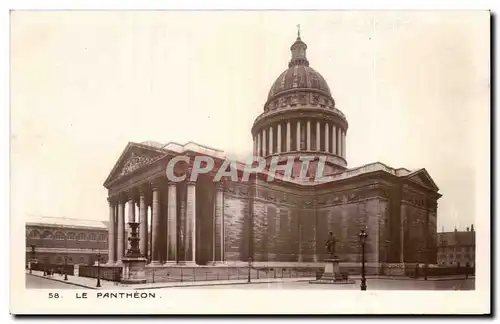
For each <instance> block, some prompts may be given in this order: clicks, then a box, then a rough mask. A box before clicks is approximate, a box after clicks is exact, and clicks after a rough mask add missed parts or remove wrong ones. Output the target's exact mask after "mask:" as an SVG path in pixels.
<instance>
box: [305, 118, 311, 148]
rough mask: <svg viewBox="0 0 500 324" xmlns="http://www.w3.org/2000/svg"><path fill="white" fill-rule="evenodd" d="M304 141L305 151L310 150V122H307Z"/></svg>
mask: <svg viewBox="0 0 500 324" xmlns="http://www.w3.org/2000/svg"><path fill="white" fill-rule="evenodd" d="M306 132H307V133H306V140H307V150H308V151H310V150H311V121H310V120H308V121H307V128H306Z"/></svg>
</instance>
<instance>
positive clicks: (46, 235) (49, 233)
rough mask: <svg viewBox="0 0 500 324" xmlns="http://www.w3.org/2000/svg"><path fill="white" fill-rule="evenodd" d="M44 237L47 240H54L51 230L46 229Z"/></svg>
mask: <svg viewBox="0 0 500 324" xmlns="http://www.w3.org/2000/svg"><path fill="white" fill-rule="evenodd" d="M42 238H43V239H46V240H52V233H51V232H49V231H45V232H43V234H42Z"/></svg>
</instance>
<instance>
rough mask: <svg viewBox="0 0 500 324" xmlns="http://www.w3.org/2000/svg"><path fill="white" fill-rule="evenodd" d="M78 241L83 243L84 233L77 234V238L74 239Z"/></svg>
mask: <svg viewBox="0 0 500 324" xmlns="http://www.w3.org/2000/svg"><path fill="white" fill-rule="evenodd" d="M76 239H77V240H78V241H85V233H78V236H77V237H76Z"/></svg>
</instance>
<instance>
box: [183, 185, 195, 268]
mask: <svg viewBox="0 0 500 324" xmlns="http://www.w3.org/2000/svg"><path fill="white" fill-rule="evenodd" d="M184 247H185V252H184V255H185V258H186V259H185V260H186V263H196V183H195V182H191V181H189V182H188V183H187V197H186V242H185V246H184Z"/></svg>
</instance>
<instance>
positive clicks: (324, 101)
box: [9, 10, 491, 315]
mask: <svg viewBox="0 0 500 324" xmlns="http://www.w3.org/2000/svg"><path fill="white" fill-rule="evenodd" d="M490 23H491V13H490V12H489V11H486V10H476V11H474V10H470V11H468V10H464V11H396V10H385V11H383V10H380V11H368V10H367V11H361V10H360V11H356V10H312V11H285V10H283V11H271V10H269V11H265V10H255V11H232V10H228V11H216V10H214V11H208V10H207V11H201V10H200V11H171V10H150V11H149V10H144V11H134V10H102V11H100V10H95V11H92V10H91V11H86V10H71V11H69V10H68V11H66V10H57V11H56V10H54V11H51V10H32V11H30V10H12V11H11V12H10V52H9V55H10V57H9V61H10V174H11V175H10V206H11V208H10V213H11V214H10V249H11V255H10V268H11V272H10V277H11V283H10V284H11V301H10V311H11V313H13V314H19V315H21V314H153V313H154V314H166V315H168V314H250V313H251V314H263V315H265V314H415V313H419V314H450V315H452V314H488V313H490V312H491V305H490V289H491V286H490V281H491V278H490V275H491V274H490V265H491V260H490V249H491V247H490V244H491V243H490V209H489V208H490V207H489V206H490V188H489V182H490V179H489V177H490V165H489V163H490V133H489V131H490V91H491V89H490V87H491V81H490Z"/></svg>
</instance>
